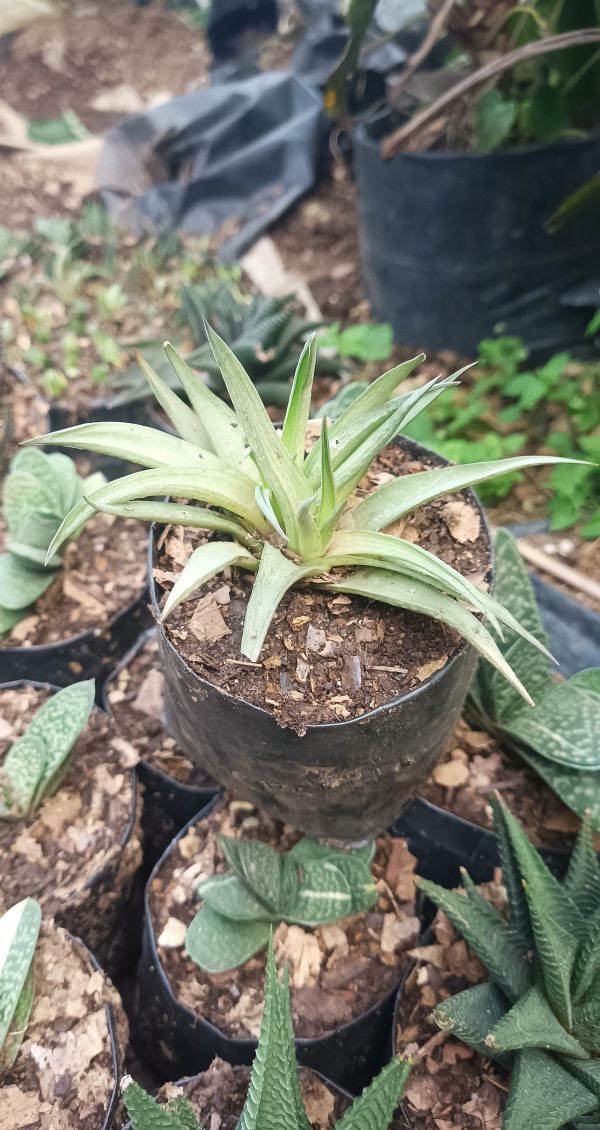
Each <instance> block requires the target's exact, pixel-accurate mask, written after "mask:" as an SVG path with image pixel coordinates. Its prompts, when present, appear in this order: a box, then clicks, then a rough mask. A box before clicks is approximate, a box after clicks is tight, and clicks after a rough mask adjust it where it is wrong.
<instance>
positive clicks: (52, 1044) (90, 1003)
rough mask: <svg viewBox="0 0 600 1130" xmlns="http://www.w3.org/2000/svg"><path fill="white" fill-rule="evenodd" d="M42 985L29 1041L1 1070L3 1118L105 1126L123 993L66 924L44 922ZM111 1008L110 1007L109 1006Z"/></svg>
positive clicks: (39, 965)
mask: <svg viewBox="0 0 600 1130" xmlns="http://www.w3.org/2000/svg"><path fill="white" fill-rule="evenodd" d="M35 983H36V992H35V998H34V1003H33V1010H32V1013H31V1017H30V1020H29V1024H28V1026H27V1031H26V1035H25V1040H24V1042H23V1044H22V1047H21V1050H20V1052H19V1055H18V1057H17V1060H16V1062H15V1064H14V1066H13V1067H12V1068H11V1069H10V1070H9V1071H8V1072H7V1073H6V1074H5V1075H4V1076H3V1077H2V1085H1V1088H0V1089H1V1093H2V1120H3V1125H5V1126H6V1127H7V1130H8V1128H9V1127H10V1130H14V1128H17V1127H23V1128H25V1127H27V1128H30V1130H50V1128H54V1127H56V1130H58V1128H59V1127H60V1130H101V1128H102V1127H103V1126H104V1124H105V1118H106V1116H107V1113H108V1111H109V1109H110V1106H111V1103H112V1101H113V1095H114V1093H115V1088H116V1087H117V1086H118V1078H115V1062H114V1050H115V1049H114V1043H113V1041H115V1042H116V1056H117V1064H116V1066H117V1068H118V1070H119V1071H120V1068H121V1062H122V1059H121V1055H122V1050H123V1049H124V1048H125V1045H126V1043H127V1038H128V1028H127V1020H126V1018H125V1014H124V1012H123V1009H122V1006H121V1002H120V1000H119V997H118V994H117V992H116V991H115V989H113V987H112V985H111V984H110V982H109V981H107V979H106V978H105V977H104V976H103V974H102V973H101V972H100V970H99V969H98V968H97V967H96V966H95V965H94V964H93V963H92V961H91V958H90V954H89V953H87V952H86V951H85V949H84V947H83V946H81V945H80V944H79V943H77V942H76V941H75V940H74V939H73V938H70V937H69V935H68V934H67V933H66V931H65V930H62V929H60V928H58V927H56V926H53V925H51V924H50V923H48V922H44V923H43V924H42V928H41V932H40V939H39V942H38V946H37V949H36V954H35ZM109 1010H110V1011H109Z"/></svg>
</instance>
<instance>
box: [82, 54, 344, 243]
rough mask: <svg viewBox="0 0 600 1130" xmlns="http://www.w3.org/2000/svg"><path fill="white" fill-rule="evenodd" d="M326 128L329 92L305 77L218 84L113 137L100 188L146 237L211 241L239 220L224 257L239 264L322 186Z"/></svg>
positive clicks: (116, 212)
mask: <svg viewBox="0 0 600 1130" xmlns="http://www.w3.org/2000/svg"><path fill="white" fill-rule="evenodd" d="M322 122H323V118H322V108H321V95H320V92H319V91H318V90H315V89H312V88H311V87H310V86H308V85H307V84H306V83H305V82H303V81H302V79H300V78H299V77H298V76H296V75H292V74H287V73H285V72H283V71H276V72H267V73H264V74H259V75H255V76H252V77H251V78H248V79H243V80H240V81H233V82H228V83H224V84H222V85H218V86H211V87H209V88H208V89H206V90H199V91H195V92H194V93H192V94H184V95H182V96H181V97H179V98H173V99H172V100H171V101H170V102H167V103H165V104H164V105H162V106H157V107H156V108H155V109H153V110H149V111H147V112H146V113H141V114H136V115H134V116H133V117H131V118H128V119H127V120H126V121H124V122H123V123H122V124H121V125H119V126H117V127H116V128H115V129H113V130H111V131H110V132H109V133H108V134H107V138H106V143H105V146H104V148H103V150H102V153H101V155H100V159H99V162H98V168H97V172H96V179H97V184H98V187H99V189H100V190H101V193H102V198H103V200H104V203H105V204H106V206H107V208H108V210H109V212H110V213H111V215H112V216H113V217H114V218H115V219H116V220H117V222H118V223H120V224H123V225H124V226H126V227H128V228H129V229H130V230H133V231H135V232H138V233H140V234H141V233H143V232H145V231H165V230H170V229H175V228H176V229H179V230H180V231H183V232H189V233H191V234H195V235H207V236H208V235H212V234H214V233H215V232H217V231H219V230H220V229H221V228H222V227H223V225H225V224H226V223H227V225H229V224H231V223H232V221H233V222H234V224H235V225H236V226H237V230H236V231H235V233H234V234H232V235H231V236H230V237H229V238H228V239H226V240H225V241H224V243H223V244H222V246H221V249H220V257H221V258H222V259H224V260H225V261H230V260H234V259H236V258H238V257H239V256H240V255H241V254H242V253H243V252H244V251H245V250H246V249H247V248H248V247H250V245H251V244H252V243H254V241H255V240H256V239H257V237H258V236H259V235H260V234H261V233H262V232H263V231H265V230H266V229H267V228H268V227H269V226H270V225H271V224H273V223H274V221H275V220H276V219H278V218H279V216H281V215H282V214H283V213H284V212H285V211H286V210H287V209H288V208H289V207H290V206H291V205H292V204H293V203H294V202H295V201H296V200H297V199H298V198H299V197H300V196H302V195H303V193H305V192H307V191H308V190H309V189H310V188H312V186H313V184H314V183H315V179H316V169H317V161H318V155H319V148H320V141H321V138H322ZM149 177H152V179H153V180H154V182H155V183H153V184H151V185H150V186H149V187H147V185H148V179H149Z"/></svg>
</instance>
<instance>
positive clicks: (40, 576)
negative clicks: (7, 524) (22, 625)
mask: <svg viewBox="0 0 600 1130" xmlns="http://www.w3.org/2000/svg"><path fill="white" fill-rule="evenodd" d="M55 576H56V574H55V572H54V571H53V570H52V569H47V570H46V569H40V570H36V569H34V568H31V567H29V566H27V565H26V564H24V563H23V562H21V560H20V559H19V558H16V557H13V555H12V553H10V551H9V552H7V553H0V593H2V605H3V607H4V608H6V609H7V610H8V611H9V612H16V611H17V610H21V609H24V608H29V605H30V604H35V602H36V600H39V598H40V596H41V595H42V593H44V592H45V591H46V589H47V588H49V587H50V585H51V584H52V582H53V580H54V578H55ZM19 619H21V617H19Z"/></svg>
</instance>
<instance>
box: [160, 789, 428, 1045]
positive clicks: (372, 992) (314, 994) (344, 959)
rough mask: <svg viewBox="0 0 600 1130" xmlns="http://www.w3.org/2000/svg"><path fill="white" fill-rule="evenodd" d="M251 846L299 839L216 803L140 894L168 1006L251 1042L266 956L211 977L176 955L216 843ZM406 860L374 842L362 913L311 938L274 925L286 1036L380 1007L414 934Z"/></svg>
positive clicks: (311, 1032)
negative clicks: (371, 899) (372, 899)
mask: <svg viewBox="0 0 600 1130" xmlns="http://www.w3.org/2000/svg"><path fill="white" fill-rule="evenodd" d="M221 834H224V835H228V836H237V837H239V838H241V837H242V836H243V837H244V838H247V839H260V840H263V841H265V842H267V843H269V844H271V846H273V847H276V848H277V849H278V850H279V851H287V850H289V848H291V847H292V845H293V844H294V843H296V842H297V840H299V839H300V834H299V833H298V832H296V831H295V830H294V829H292V828H290V827H289V826H287V825H282V824H279V823H277V822H275V821H273V820H270V819H269V818H268V817H266V816H264V815H263V814H262V813H260V812H259V811H258V809H256V808H254V807H253V806H252V805H250V804H247V803H246V802H241V801H229V800H226V799H224V800H220V801H218V802H217V805H216V807H215V808H214V810H213V811H212V812H211V813H210V815H209V816H207V817H206V818H205V819H204V820H201V821H199V822H198V823H197V824H195V826H194V827H193V828H191V829H190V831H189V832H188V833H187V834H186V835H185V836H184V837H182V838H181V839H180V840H179V841H178V843H177V844H175V845H174V846H173V848H172V850H171V853H170V855H169V856H168V858H166V859H165V861H164V862H163V864H162V866H161V867H160V870H159V871H158V873H157V874H156V876H155V878H154V881H153V883H152V885H151V888H150V911H151V916H152V924H153V929H154V934H155V938H156V939H157V948H158V953H159V956H160V960H161V962H162V965H163V968H164V971H165V973H166V976H167V978H168V980H169V983H170V986H171V990H172V992H173V994H174V996H175V997H176V999H177V1000H178V1001H179V1002H180V1003H181V1004H184V1005H187V1006H188V1007H189V1008H191V1009H192V1010H193V1011H194V1012H197V1013H198V1014H200V1015H201V1016H203V1017H204V1018H205V1019H206V1020H209V1021H211V1022H212V1023H213V1024H214V1025H215V1026H216V1027H218V1028H219V1029H220V1030H221V1031H223V1032H224V1033H225V1034H226V1035H227V1036H229V1037H232V1038H239V1039H244V1038H251V1037H254V1038H255V1037H257V1036H258V1032H259V1028H260V1022H261V1017H262V1006H263V986H264V977H265V962H266V952H265V951H263V952H262V953H260V954H257V955H256V956H255V957H253V958H251V959H250V961H248V962H246V964H245V965H244V966H242V967H241V968H240V969H233V970H231V971H228V972H226V973H221V974H218V975H211V974H208V973H205V972H203V970H201V969H200V968H199V967H198V966H197V965H196V964H195V963H194V962H193V961H192V960H191V958H190V957H188V956H187V954H186V953H185V950H184V941H185V931H186V928H187V926H188V925H189V923H190V922H191V921H192V918H193V917H194V915H195V914H196V912H197V910H199V908H200V905H201V902H200V899H199V897H198V895H197V893H196V888H197V885H198V883H199V881H200V880H201V879H203V878H206V877H207V876H209V875H213V874H219V873H223V872H225V871H227V870H228V867H227V865H226V863H225V861H224V858H223V855H222V852H221V850H220V847H219V843H218V836H219V835H221ZM415 862H416V861H415V859H414V857H413V856H412V855H411V854H410V852H409V851H408V849H407V847H406V844H405V843H404V841H403V840H400V839H394V838H392V837H390V836H381V837H380V838H379V839H378V840H377V851H376V855H375V859H374V862H373V874H374V876H375V879H376V880H377V887H378V895H379V897H378V900H377V903H376V905H375V906H374V908H373V909H372V910H371V911H368V912H367V913H364V914H356V915H353V916H352V917H349V918H345V919H342V920H340V921H339V922H336V923H334V924H332V925H328V926H322V927H319V928H317V929H303V928H301V927H299V926H295V925H294V926H288V925H286V924H284V923H282V924H280V925H279V926H278V927H277V929H276V930H275V933H274V944H275V954H276V957H277V960H278V962H279V963H281V962H283V961H287V962H288V965H289V969H290V983H291V989H292V1016H293V1022H294V1031H295V1034H296V1036H299V1037H311V1036H320V1035H323V1034H324V1033H326V1032H330V1031H331V1030H332V1029H335V1028H337V1027H338V1026H339V1025H341V1024H346V1023H348V1022H349V1021H350V1020H353V1019H354V1018H355V1017H357V1016H360V1015H361V1014H362V1013H364V1012H366V1011H367V1009H369V1008H370V1007H371V1006H372V1005H374V1004H376V1003H377V1002H378V1001H380V1000H382V999H383V998H384V997H385V996H386V995H387V993H388V992H390V990H392V989H393V987H394V985H395V984H396V983H397V982H398V980H399V978H400V975H401V971H402V968H403V966H404V965H405V963H406V950H407V949H408V948H409V947H410V946H411V945H413V944H414V942H415V940H416V938H417V936H418V933H419V919H418V918H417V917H416V913H415V901H414V900H415V888H414V881H413V872H414V867H415Z"/></svg>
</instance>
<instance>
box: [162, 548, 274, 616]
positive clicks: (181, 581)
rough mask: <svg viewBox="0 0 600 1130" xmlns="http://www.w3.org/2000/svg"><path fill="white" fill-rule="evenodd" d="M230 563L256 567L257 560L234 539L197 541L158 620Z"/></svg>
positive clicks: (251, 567)
mask: <svg viewBox="0 0 600 1130" xmlns="http://www.w3.org/2000/svg"><path fill="white" fill-rule="evenodd" d="M231 565H239V566H241V568H243V569H251V570H254V569H256V568H257V567H258V562H257V560H256V558H255V557H254V556H253V555H252V554H251V553H250V551H249V550H248V549H245V548H244V546H243V545H238V543H237V542H236V541H207V542H205V543H204V545H199V546H198V547H197V548H196V549H195V550H194V551H193V552H192V554H191V555H190V557H189V558H188V560H187V562H186V564H185V565H184V567H183V569H182V570H181V573H180V574H179V576H178V577H177V580H176V581H175V584H174V585H173V588H172V589H171V591H170V593H169V595H168V597H167V600H166V603H165V606H164V608H163V610H162V612H161V616H160V619H161V622H163V621H165V620H166V619H167V617H168V616H170V615H171V613H172V612H173V610H174V609H175V608H177V606H178V605H179V604H182V603H183V601H184V600H188V598H189V597H190V596H192V595H193V593H195V592H196V590H197V589H199V588H200V586H201V585H203V584H205V583H206V581H210V580H211V579H212V578H213V577H216V576H217V574H218V573H222V572H223V569H226V568H227V567H228V566H231Z"/></svg>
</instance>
